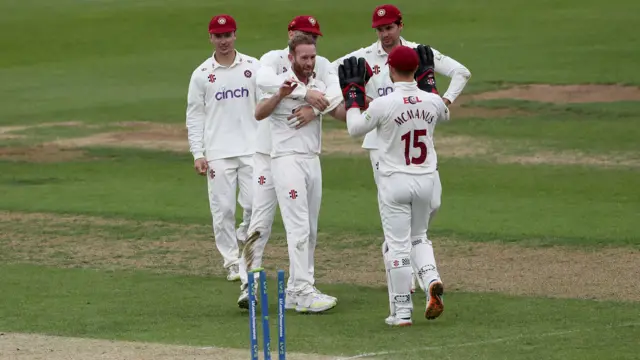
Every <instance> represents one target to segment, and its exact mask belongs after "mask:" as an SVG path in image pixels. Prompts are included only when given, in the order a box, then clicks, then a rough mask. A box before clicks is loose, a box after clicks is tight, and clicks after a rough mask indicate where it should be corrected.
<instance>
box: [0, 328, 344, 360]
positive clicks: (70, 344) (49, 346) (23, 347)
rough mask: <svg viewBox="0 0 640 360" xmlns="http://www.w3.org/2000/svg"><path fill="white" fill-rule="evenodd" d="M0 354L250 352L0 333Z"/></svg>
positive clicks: (231, 359) (108, 356) (227, 357)
mask: <svg viewBox="0 0 640 360" xmlns="http://www.w3.org/2000/svg"><path fill="white" fill-rule="evenodd" d="M0 355H2V359H3V360H94V359H103V360H134V359H135V360H170V359H171V360H177V359H180V360H186V359H189V360H211V359H216V360H244V359H248V358H249V351H246V350H240V349H228V348H215V347H211V348H206V347H193V346H179V345H165V344H153V343H142V342H127V341H110V340H94V339H80V338H69V337H58V336H45V335H36V334H15V333H0ZM261 355H262V354H261ZM271 357H272V358H273V359H277V358H278V354H277V353H276V352H274V353H272V356H271ZM287 359H291V360H307V359H308V360H330V359H335V357H329V356H323V355H315V354H299V353H287Z"/></svg>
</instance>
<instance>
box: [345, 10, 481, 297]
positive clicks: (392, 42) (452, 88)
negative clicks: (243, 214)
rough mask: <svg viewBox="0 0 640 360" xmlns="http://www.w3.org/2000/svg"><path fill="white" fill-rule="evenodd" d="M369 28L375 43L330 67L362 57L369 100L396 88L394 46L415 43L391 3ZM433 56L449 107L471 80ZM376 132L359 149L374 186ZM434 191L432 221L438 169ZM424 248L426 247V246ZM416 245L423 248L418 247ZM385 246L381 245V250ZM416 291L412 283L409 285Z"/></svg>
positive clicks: (438, 186) (448, 61)
mask: <svg viewBox="0 0 640 360" xmlns="http://www.w3.org/2000/svg"><path fill="white" fill-rule="evenodd" d="M371 27H372V28H374V29H376V34H377V36H378V41H376V42H375V43H373V44H371V45H370V46H368V47H365V48H361V49H358V50H355V51H353V52H351V53H349V54H347V55H345V56H343V57H341V58H339V59H337V60H335V61H334V62H333V66H334V67H335V68H337V67H338V66H339V65H340V64H342V62H343V61H344V59H347V58H349V57H352V56H355V57H356V58H361V57H362V58H364V59H365V60H366V61H367V63H368V64H369V65H370V66H371V68H372V69H373V77H372V79H371V81H369V82H368V86H367V96H368V97H369V99H368V100H371V99H375V98H378V97H381V96H385V95H387V94H390V93H392V92H393V91H394V89H395V87H394V85H393V83H392V82H391V80H390V78H389V68H388V66H387V65H386V62H387V59H388V54H389V53H390V52H391V51H392V50H393V49H394V48H395V47H397V46H400V45H404V46H408V47H412V48H415V47H416V46H418V44H417V43H414V42H410V41H407V40H405V39H404V38H403V37H402V36H401V33H402V30H403V28H404V23H403V21H402V13H401V12H400V10H399V9H398V8H397V7H396V6H394V5H390V4H385V5H380V6H377V7H376V8H375V9H374V11H373V16H372V23H371ZM431 50H432V51H433V54H434V60H435V67H434V71H435V72H436V73H439V74H441V75H445V76H448V77H450V78H451V82H450V83H449V88H448V89H447V91H446V92H445V94H444V95H443V96H442V98H443V100H444V102H445V104H446V105H447V106H448V105H450V104H452V103H453V102H454V101H455V100H456V98H457V97H458V96H459V95H460V94H461V93H462V91H463V89H464V87H465V85H466V84H467V82H468V81H469V78H470V77H471V73H470V72H469V70H468V69H467V68H466V67H465V66H464V65H462V64H461V63H459V62H458V61H456V60H454V59H453V58H451V57H448V56H446V55H444V54H442V53H440V52H439V51H437V50H436V49H433V48H431ZM376 138H377V130H376V129H373V130H372V131H371V132H369V133H367V134H366V136H365V137H364V141H363V143H362V147H363V148H364V149H367V150H369V158H370V160H371V167H372V168H373V174H374V180H375V182H376V185H377V183H378V165H379V162H378V145H377V141H376ZM435 178H436V181H435V189H434V196H433V198H432V202H431V216H430V219H433V218H434V216H435V214H436V212H437V210H438V209H439V208H440V204H441V196H442V185H441V183H440V175H439V173H438V170H437V169H436V172H435ZM425 245H426V244H425ZM418 246H423V245H422V244H419V245H418ZM384 247H386V245H383V248H384ZM419 285H420V287H421V288H422V290H423V291H424V290H425V288H424V284H422V283H419ZM412 288H413V289H415V284H413V285H412Z"/></svg>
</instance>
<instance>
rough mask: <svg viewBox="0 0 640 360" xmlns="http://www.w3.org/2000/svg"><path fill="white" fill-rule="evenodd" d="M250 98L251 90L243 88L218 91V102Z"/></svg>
mask: <svg viewBox="0 0 640 360" xmlns="http://www.w3.org/2000/svg"><path fill="white" fill-rule="evenodd" d="M243 97H249V89H247V88H245V87H242V88H240V89H230V90H225V91H218V92H217V93H216V100H226V99H234V98H243Z"/></svg>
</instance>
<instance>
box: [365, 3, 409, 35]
mask: <svg viewBox="0 0 640 360" xmlns="http://www.w3.org/2000/svg"><path fill="white" fill-rule="evenodd" d="M398 20H402V13H401V12H400V9H398V8H397V7H395V6H393V5H391V4H385V5H380V6H378V7H376V8H375V10H373V19H372V21H371V27H372V28H374V29H375V28H377V27H378V26H382V25H389V24H393V23H394V22H396V21H398Z"/></svg>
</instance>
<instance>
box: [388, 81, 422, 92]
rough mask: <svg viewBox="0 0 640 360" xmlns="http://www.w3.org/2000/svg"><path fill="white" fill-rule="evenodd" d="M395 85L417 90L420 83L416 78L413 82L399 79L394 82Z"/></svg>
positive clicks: (395, 86) (396, 87)
mask: <svg viewBox="0 0 640 360" xmlns="http://www.w3.org/2000/svg"><path fill="white" fill-rule="evenodd" d="M393 87H394V88H395V89H401V90H415V89H417V88H418V83H417V82H416V81H415V80H414V81H411V82H406V81H398V82H394V83H393Z"/></svg>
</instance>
